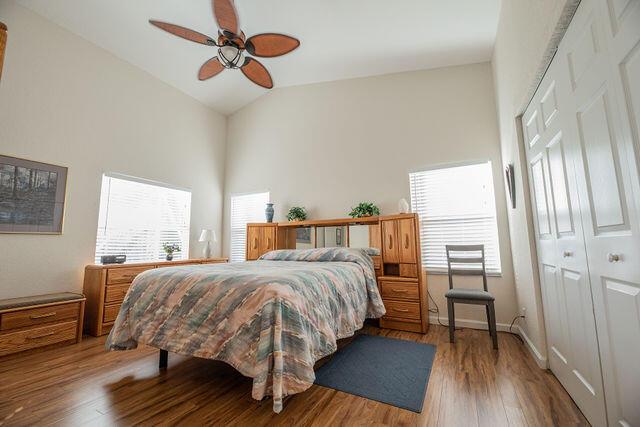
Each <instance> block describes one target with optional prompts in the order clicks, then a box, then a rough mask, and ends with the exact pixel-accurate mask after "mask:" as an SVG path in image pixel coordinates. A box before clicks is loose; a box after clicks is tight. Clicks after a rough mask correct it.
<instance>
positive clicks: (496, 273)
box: [407, 159, 504, 277]
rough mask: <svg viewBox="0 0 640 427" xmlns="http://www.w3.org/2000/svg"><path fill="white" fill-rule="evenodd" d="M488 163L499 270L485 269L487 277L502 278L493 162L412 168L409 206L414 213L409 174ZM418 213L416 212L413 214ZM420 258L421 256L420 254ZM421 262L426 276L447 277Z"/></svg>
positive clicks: (480, 161) (446, 272) (476, 160)
mask: <svg viewBox="0 0 640 427" xmlns="http://www.w3.org/2000/svg"><path fill="white" fill-rule="evenodd" d="M486 163H488V164H489V165H490V171H491V174H490V176H491V185H492V186H493V202H492V204H493V209H494V212H495V226H496V245H497V247H496V249H497V259H498V262H499V270H498V271H495V270H493V271H489V270H488V269H487V272H486V273H487V276H489V277H503V275H504V268H503V262H502V261H503V260H502V249H501V245H500V225H499V219H498V203H497V202H498V200H497V196H496V188H497V187H496V185H495V177H494V175H493V163H494V162H493V161H492V160H491V159H473V160H466V161H460V162H451V163H438V164H432V165H428V166H423V167H418V168H414V169H411V170H409V171H408V174H407V175H408V178H409V179H408V181H409V206H410V207H411V210H412V212H415V210H414V209H413V197H412V191H411V174H414V173H420V172H430V171H435V170H441V169H453V168H457V167H464V166H474V165H480V164H486ZM415 213H418V212H415ZM418 217H419V223H420V228H422V227H423V224H422V223H423V221H422V218H420V215H419V213H418ZM420 234H421V233H419V235H420ZM420 247H421V249H422V241H421V242H420ZM485 253H486V248H485ZM421 256H422V254H421ZM421 261H422V268H423V269H424V270H425V271H426V273H427V274H429V275H443V276H447V275H448V274H449V273H448V271H446V270H444V271H443V270H440V269H438V270H430V269H429V268H427V265H426V263H425V262H424V260H421Z"/></svg>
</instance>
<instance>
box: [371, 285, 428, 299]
mask: <svg viewBox="0 0 640 427" xmlns="http://www.w3.org/2000/svg"><path fill="white" fill-rule="evenodd" d="M380 293H381V294H382V298H384V299H385V300H386V299H387V298H389V299H402V300H409V301H416V302H417V301H420V293H419V292H418V283H417V282H416V283H411V282H389V281H386V280H381V281H380Z"/></svg>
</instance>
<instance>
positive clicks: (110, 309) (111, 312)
mask: <svg viewBox="0 0 640 427" xmlns="http://www.w3.org/2000/svg"><path fill="white" fill-rule="evenodd" d="M121 305H122V304H110V305H105V306H104V314H103V315H102V321H103V322H104V323H111V322H115V321H116V317H118V312H119V311H120V306H121Z"/></svg>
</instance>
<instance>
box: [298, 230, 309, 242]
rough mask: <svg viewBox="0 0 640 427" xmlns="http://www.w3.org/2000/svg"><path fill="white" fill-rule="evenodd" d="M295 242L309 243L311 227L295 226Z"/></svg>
mask: <svg viewBox="0 0 640 427" xmlns="http://www.w3.org/2000/svg"><path fill="white" fill-rule="evenodd" d="M296 243H308V244H311V227H298V228H296Z"/></svg>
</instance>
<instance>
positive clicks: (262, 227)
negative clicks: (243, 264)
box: [246, 223, 278, 261]
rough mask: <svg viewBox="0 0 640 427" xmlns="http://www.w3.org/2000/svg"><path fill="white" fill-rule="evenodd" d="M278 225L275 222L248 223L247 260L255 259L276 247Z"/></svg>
mask: <svg viewBox="0 0 640 427" xmlns="http://www.w3.org/2000/svg"><path fill="white" fill-rule="evenodd" d="M277 228H278V225H277V224H274V223H264V224H263V223H259V224H247V254H246V259H247V261H253V260H256V259H258V258H260V256H262V255H263V254H266V253H267V252H269V251H272V250H274V249H275V248H276V233H277Z"/></svg>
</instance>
